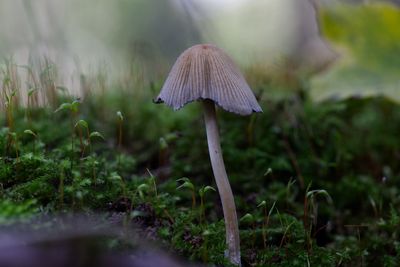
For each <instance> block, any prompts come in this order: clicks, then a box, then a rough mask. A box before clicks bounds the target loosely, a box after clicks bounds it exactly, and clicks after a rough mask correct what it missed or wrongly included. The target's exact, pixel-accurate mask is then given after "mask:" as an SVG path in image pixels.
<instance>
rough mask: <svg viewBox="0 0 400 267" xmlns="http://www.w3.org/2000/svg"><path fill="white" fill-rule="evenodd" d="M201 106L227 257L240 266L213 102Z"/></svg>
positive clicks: (236, 222)
mask: <svg viewBox="0 0 400 267" xmlns="http://www.w3.org/2000/svg"><path fill="white" fill-rule="evenodd" d="M203 106H204V120H205V124H206V131H207V141H208V151H209V153H210V160H211V166H212V169H213V172H214V177H215V181H216V183H217V187H218V192H219V195H220V198H221V203H222V209H223V211H224V218H225V231H226V243H227V245H228V255H227V256H228V258H229V260H230V261H231V262H232V263H233V264H235V265H238V266H240V265H241V264H240V237H239V228H238V220H237V215H236V207H235V201H234V199H233V194H232V189H231V186H230V184H229V180H228V175H227V174H226V170H225V164H224V159H223V158H222V151H221V145H220V141H219V132H218V125H217V116H216V114H215V104H214V102H213V101H211V100H208V99H206V100H204V101H203Z"/></svg>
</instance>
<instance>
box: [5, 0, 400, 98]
mask: <svg viewBox="0 0 400 267" xmlns="http://www.w3.org/2000/svg"><path fill="white" fill-rule="evenodd" d="M398 5H399V1H395V0H393V1H389V0H387V1H379V0H375V1H361V0H360V1H355V0H354V1H350V0H348V1H339V0H321V1H318V0H263V1H257V0H231V1H228V0H224V1H209V0H198V1H192V0H168V1H157V0H148V1H141V0H133V1H128V0H118V1H106V0H96V1H94V0H88V1H79V0H70V1H64V0H37V1H29V0H2V1H0V40H1V42H0V56H1V57H3V58H10V57H11V56H12V58H13V61H15V62H16V63H17V64H21V65H24V64H28V63H29V64H32V63H34V64H39V62H40V61H43V58H44V57H46V58H48V59H49V60H51V61H52V62H54V63H55V65H57V66H58V68H59V73H60V75H59V77H58V78H59V80H60V84H63V85H64V86H65V87H67V88H68V89H69V90H71V91H72V92H74V93H79V91H80V89H79V88H80V86H81V84H80V78H79V77H80V75H81V74H82V73H83V74H85V75H94V74H97V73H99V72H105V73H107V76H108V77H109V78H112V79H120V78H121V77H122V76H123V75H126V73H127V72H129V71H132V70H138V68H139V69H140V70H141V73H143V75H144V76H145V78H146V79H148V80H157V79H161V80H162V79H163V78H164V77H165V76H166V74H167V72H168V69H169V68H170V66H171V64H172V63H173V62H174V60H175V58H176V57H177V56H178V55H179V54H180V53H181V52H182V51H183V50H184V49H185V48H187V47H189V46H191V45H193V44H196V43H214V44H216V45H218V46H220V47H221V48H223V49H225V50H227V51H228V53H229V54H230V55H231V56H232V57H233V58H234V59H235V60H236V61H237V62H238V64H239V65H240V66H241V67H242V68H243V69H246V68H257V69H259V70H260V72H263V73H266V74H267V75H269V76H271V77H273V79H274V80H277V81H278V83H279V85H280V86H278V87H279V88H282V87H290V88H293V87H296V86H295V85H294V84H293V81H291V82H288V79H287V77H288V75H289V76H292V75H300V76H306V77H307V78H308V77H310V76H312V77H314V76H315V75H314V74H316V73H321V72H323V73H322V74H321V75H318V76H315V79H311V83H312V86H311V90H312V95H313V97H314V98H315V99H325V98H329V97H342V96H348V95H354V94H385V95H388V96H390V97H392V98H394V99H399V98H400V97H399V94H398V92H397V91H398V89H399V79H398V77H396V76H397V75H396V74H397V73H398V69H399V65H400V63H399V62H400V58H399V57H400V55H399V54H400V53H399V50H400V48H399V46H400V41H399V40H400V31H399V30H398V25H399V24H400V16H399V6H398ZM332 63H334V64H332ZM328 67H332V68H331V69H330V71H326V70H327V69H328ZM253 72H254V71H253ZM279 76H284V77H285V78H284V79H280V77H279ZM276 87H277V86H275V88H276Z"/></svg>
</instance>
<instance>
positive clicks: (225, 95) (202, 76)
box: [155, 44, 262, 115]
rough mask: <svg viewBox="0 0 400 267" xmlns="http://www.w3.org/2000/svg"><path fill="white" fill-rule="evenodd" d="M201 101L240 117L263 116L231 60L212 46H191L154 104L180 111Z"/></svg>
mask: <svg viewBox="0 0 400 267" xmlns="http://www.w3.org/2000/svg"><path fill="white" fill-rule="evenodd" d="M202 99H211V100H213V101H214V102H215V103H216V104H217V105H218V106H220V107H221V108H223V109H225V110H227V111H230V112H233V113H237V114H240V115H249V114H251V113H253V112H262V109H261V107H260V105H259V104H258V102H257V100H256V98H255V96H254V94H253V92H252V91H251V89H250V87H249V85H248V84H247V82H246V80H245V79H244V77H243V75H242V74H241V73H240V71H239V69H238V68H237V67H236V66H235V64H234V63H233V61H232V59H231V58H230V57H229V56H228V55H227V54H225V52H224V51H222V50H221V49H219V48H218V47H216V46H214V45H210V44H200V45H195V46H192V47H190V48H189V49H187V50H186V51H184V52H183V53H182V54H181V55H180V56H179V57H178V59H177V60H176V62H175V64H174V66H173V67H172V69H171V72H170V73H169V75H168V78H167V80H166V81H165V83H164V86H163V87H162V89H161V92H160V95H159V96H158V97H157V98H156V99H155V101H156V102H157V103H162V102H164V103H165V104H167V105H168V106H170V107H172V108H173V109H174V110H178V109H180V108H182V107H183V106H184V105H186V104H187V103H189V102H192V101H195V100H202Z"/></svg>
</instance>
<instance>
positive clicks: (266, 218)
mask: <svg viewBox="0 0 400 267" xmlns="http://www.w3.org/2000/svg"><path fill="white" fill-rule="evenodd" d="M11 76H12V75H11ZM11 76H7V72H3V79H5V80H3V84H5V85H8V87H4V88H3V91H2V103H3V104H4V105H3V107H2V110H4V111H5V112H2V113H1V116H0V125H1V129H0V223H2V224H5V225H8V224H11V223H13V222H15V221H16V220H17V221H21V220H29V219H32V218H36V217H40V216H41V215H43V214H47V215H48V214H50V215H57V214H64V213H71V212H73V213H85V214H89V215H90V214H97V213H101V214H105V216H104V220H108V219H110V218H114V217H115V215H119V216H120V217H119V218H120V222H119V223H120V224H121V226H122V225H123V226H124V227H126V226H127V225H131V224H130V223H132V224H135V225H136V226H137V227H139V229H140V231H138V235H144V236H145V237H146V238H150V239H157V240H161V241H162V242H161V243H162V244H163V246H164V249H167V250H168V249H170V250H171V251H174V252H175V253H177V254H179V255H182V256H184V257H186V258H188V259H191V260H194V261H199V262H205V263H210V264H211V263H213V264H217V265H224V266H229V264H228V263H227V262H226V260H225V259H224V250H225V247H224V246H225V238H224V226H223V217H222V210H221V206H220V202H219V197H218V194H217V193H216V192H215V189H214V188H213V187H214V184H213V183H214V182H213V176H212V172H211V168H210V163H209V158H208V154H207V144H206V139H205V136H204V129H199V127H203V123H202V119H203V118H202V116H201V112H200V106H199V105H196V104H194V105H189V106H188V107H186V108H185V110H182V111H179V112H173V111H171V110H170V109H168V108H167V107H165V106H163V105H155V104H153V103H152V102H151V97H152V96H154V95H155V91H157V90H156V89H154V88H155V87H156V86H154V85H153V87H152V86H149V87H147V88H146V87H145V88H143V89H140V88H137V87H135V85H128V87H127V88H125V89H126V90H117V89H118V87H117V86H112V87H111V88H110V89H109V90H107V91H109V92H113V93H103V94H99V95H90V96H87V97H86V98H85V99H84V100H76V99H73V98H71V97H69V96H66V95H65V93H64V91H63V90H56V89H54V90H56V91H52V90H51V88H52V87H51V86H50V87H48V88H49V90H48V91H46V92H45V93H44V92H43V90H42V89H40V90H42V91H40V90H37V92H32V91H29V95H28V96H27V97H28V99H30V98H32V99H31V100H30V102H29V103H30V104H29V105H28V106H25V107H23V106H22V105H21V103H20V101H21V100H20V99H21V98H22V94H23V92H22V91H19V89H18V88H17V90H14V89H15V85H13V80H12V79H11V78H10V79H8V78H9V77H11ZM14 84H15V83H14ZM46 84H51V83H49V80H48V81H47V82H46ZM53 84H54V83H53ZM42 86H43V85H38V87H40V88H43V87H42ZM93 86H94V85H93ZM100 86H104V85H100ZM138 92H139V93H138ZM36 94H37V95H41V94H44V95H45V97H46V98H45V99H51V101H50V100H49V101H50V102H49V104H47V105H45V106H44V107H40V106H39V105H38V104H37V100H35V99H36V98H34V97H35V95H36ZM49 96H51V98H49ZM261 105H262V107H263V109H264V113H263V114H261V115H254V116H253V117H251V118H250V119H249V118H246V117H238V116H235V115H232V114H229V113H227V112H223V111H221V110H220V111H219V113H218V115H219V117H220V130H221V132H222V133H221V136H222V147H223V150H224V158H225V161H226V165H227V169H228V170H229V177H230V180H231V184H232V187H233V191H234V194H235V200H236V204H237V206H238V215H239V218H241V219H240V235H241V242H242V258H243V264H244V266H307V265H308V266H397V265H398V263H399V261H400V243H399V241H398V240H399V226H400V214H399V210H400V194H399V184H400V160H399V157H400V141H399V138H398V133H399V132H400V107H399V106H398V105H397V104H395V103H393V102H392V101H390V100H388V99H386V98H353V99H346V100H341V101H327V102H323V103H313V102H312V101H311V100H308V99H306V100H304V101H303V102H299V101H295V100H293V99H286V100H280V101H266V100H264V101H262V102H261Z"/></svg>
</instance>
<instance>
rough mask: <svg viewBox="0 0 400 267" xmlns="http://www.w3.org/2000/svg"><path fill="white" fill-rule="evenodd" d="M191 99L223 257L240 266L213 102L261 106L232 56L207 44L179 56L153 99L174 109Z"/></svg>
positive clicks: (240, 109) (244, 110)
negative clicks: (215, 201) (199, 120)
mask: <svg viewBox="0 0 400 267" xmlns="http://www.w3.org/2000/svg"><path fill="white" fill-rule="evenodd" d="M195 100H199V101H201V102H202V103H203V108H204V120H205V124H206V131H207V140H208V150H209V154H210V160H211V166H212V169H213V173H214V177H215V181H216V184H217V187H218V192H219V195H220V198H221V203H222V208H223V213H224V219H225V230H226V243H227V246H228V250H227V257H228V259H229V260H230V261H231V262H232V263H233V264H235V265H239V266H240V238H239V228H238V221H237V215H236V207H235V202H234V198H233V194H232V189H231V187H230V185H229V180H228V176H227V174H226V170H225V165H224V160H223V158H222V151H221V145H220V140H219V133H218V125H217V117H216V113H215V104H216V105H217V106H219V107H221V108H223V109H225V110H226V111H229V112H233V113H236V114H239V115H250V114H251V113H253V112H262V109H261V107H260V106H259V104H258V102H257V100H256V98H255V96H254V94H253V92H252V91H251V89H250V87H249V86H248V84H247V83H246V81H245V79H244V77H243V75H242V74H241V73H240V71H239V69H238V68H237V67H236V66H235V64H234V63H233V61H232V59H231V58H230V57H229V56H228V55H227V54H225V52H224V51H222V50H221V49H220V48H218V47H216V46H214V45H210V44H199V45H195V46H192V47H190V48H188V49H187V50H186V51H184V52H183V53H182V54H181V55H180V56H179V58H178V59H177V61H176V63H175V64H174V66H173V67H172V69H171V72H170V73H169V75H168V78H167V79H166V81H165V83H164V86H163V87H162V89H161V92H160V94H159V96H158V97H157V98H156V99H155V102H156V103H162V102H164V103H165V104H167V105H168V106H170V107H172V108H173V109H174V110H178V109H180V108H182V107H183V106H184V105H185V104H187V103H189V102H193V101H195Z"/></svg>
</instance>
